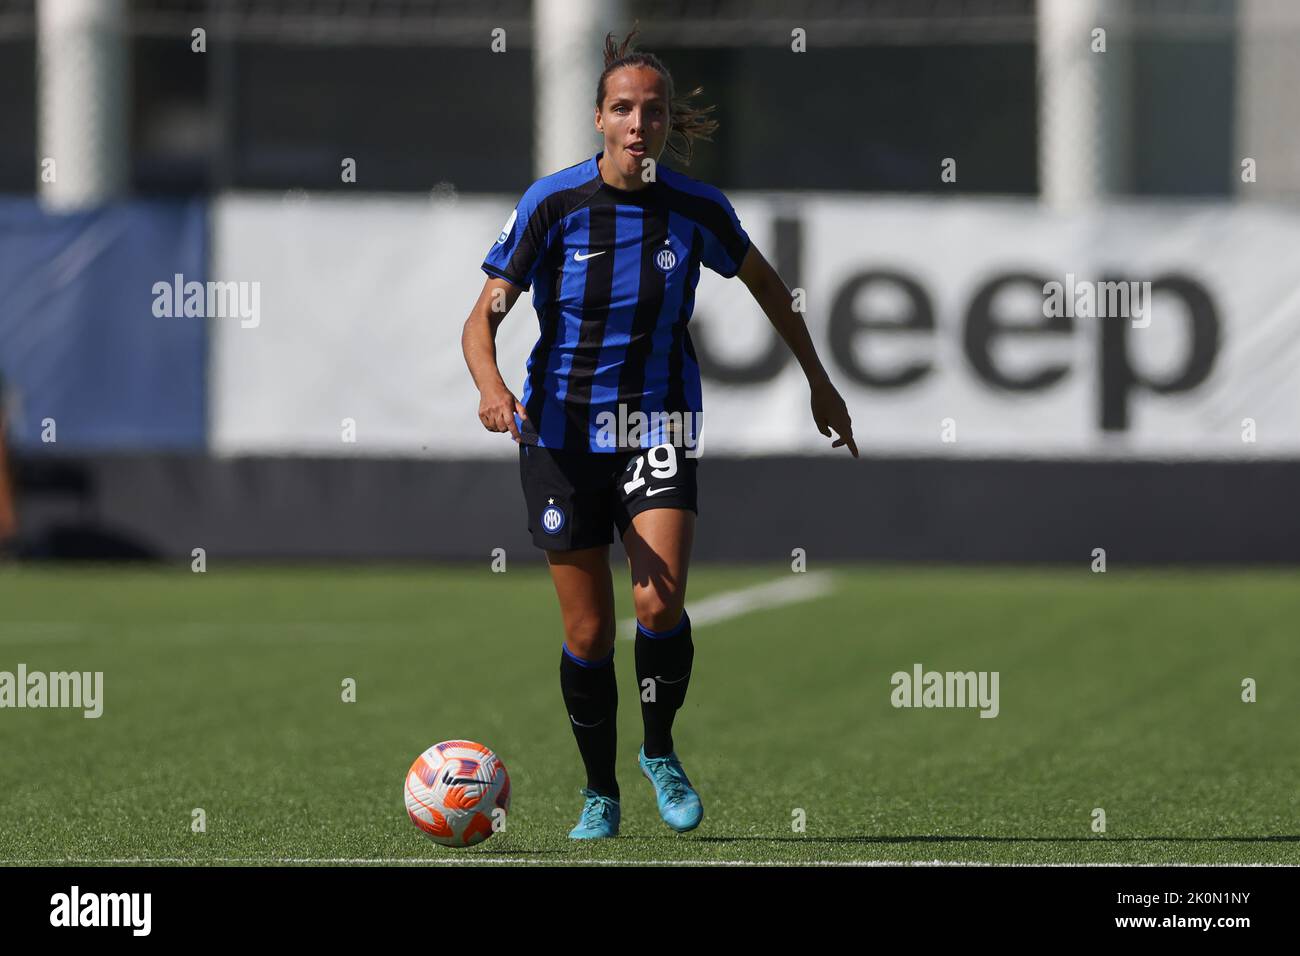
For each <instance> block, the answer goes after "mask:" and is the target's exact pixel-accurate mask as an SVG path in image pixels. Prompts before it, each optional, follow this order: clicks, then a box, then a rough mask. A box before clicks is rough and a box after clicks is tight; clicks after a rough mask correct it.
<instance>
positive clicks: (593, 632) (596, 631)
mask: <svg viewBox="0 0 1300 956" xmlns="http://www.w3.org/2000/svg"><path fill="white" fill-rule="evenodd" d="M564 639H565V643H566V644H568V647H569V650H570V652H572V653H573V654H576V655H577V656H578V657H581V658H582V659H583V660H597V659H599V658H602V657H605V656H606V655H607V654H609V652H610V650H611V649H612V648H613V647H614V621H613V619H612V618H611V619H609V620H605V619H602V618H601V616H600V615H599V614H591V615H583V616H582V617H579V618H576V619H574V620H572V621H569V622H567V623H566V624H565V628H564Z"/></svg>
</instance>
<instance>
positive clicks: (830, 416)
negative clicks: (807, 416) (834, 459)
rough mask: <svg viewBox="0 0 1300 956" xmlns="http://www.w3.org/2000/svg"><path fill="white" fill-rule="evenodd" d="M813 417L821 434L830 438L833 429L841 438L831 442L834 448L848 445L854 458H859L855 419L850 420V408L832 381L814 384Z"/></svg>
mask: <svg viewBox="0 0 1300 956" xmlns="http://www.w3.org/2000/svg"><path fill="white" fill-rule="evenodd" d="M812 415H813V421H814V422H816V424H817V430H818V431H819V432H821V433H822V434H823V435H825V436H826V437H827V438H830V437H831V429H834V430H835V434H836V435H838V436H839V437H838V438H836V439H835V441H833V442H831V447H832V448H839V447H840V446H841V445H848V446H849V451H851V452H853V457H854V458H857V457H858V446H857V445H855V444H854V443H853V419H851V418H849V409H848V406H846V405H845V404H844V399H843V398H841V397H840V393H839V392H838V391H836V389H835V386H834V385H832V384H831V383H830V379H825V380H822V381H819V382H814V383H813V386H812Z"/></svg>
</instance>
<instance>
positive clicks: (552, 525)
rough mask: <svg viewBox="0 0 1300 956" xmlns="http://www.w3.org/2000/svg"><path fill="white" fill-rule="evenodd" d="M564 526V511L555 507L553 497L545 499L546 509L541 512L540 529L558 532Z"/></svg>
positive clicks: (550, 532)
mask: <svg viewBox="0 0 1300 956" xmlns="http://www.w3.org/2000/svg"><path fill="white" fill-rule="evenodd" d="M563 527H564V512H563V511H561V510H560V509H559V508H558V507H556V504H555V499H554V498H549V499H547V505H546V510H544V511H543V512H542V530H544V531H545V532H546V533H547V534H559V533H560V530H561V529H562V528H563Z"/></svg>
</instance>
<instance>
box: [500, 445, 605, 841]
mask: <svg viewBox="0 0 1300 956" xmlns="http://www.w3.org/2000/svg"><path fill="white" fill-rule="evenodd" d="M592 459H593V456H588V455H585V454H581V453H574V452H563V451H555V450H551V449H547V448H542V447H539V446H523V447H522V448H521V449H520V453H519V466H520V478H521V481H522V484H523V488H524V497H525V499H526V501H527V504H528V514H529V525H528V528H529V531H531V532H532V536H533V543H534V544H535V545H537V547H539V548H542V549H543V550H544V551H545V552H546V558H547V562H548V564H549V566H550V571H551V581H552V582H553V583H554V585H555V593H556V595H557V597H558V598H559V600H560V615H561V618H562V620H563V623H564V641H563V643H562V645H561V649H560V692H561V695H562V697H563V699H564V705H565V710H566V713H567V716H566V720H567V721H568V722H569V725H570V726H571V727H572V728H573V736H574V738H575V739H576V740H577V743H578V751H579V753H581V755H582V762H583V764H584V766H585V767H586V772H587V786H586V787H584V788H583V791H582V793H583V797H584V798H585V802H584V804H583V808H582V816H581V819H580V820H579V822H578V825H577V826H576V827H574V829H573V831H572V832H571V833H570V834H569V835H570V836H572V837H575V838H584V839H585V838H590V837H608V836H614V835H616V834H617V833H618V823H619V809H618V796H619V793H618V781H617V780H616V779H615V776H614V759H615V748H616V737H615V731H616V720H615V715H616V712H617V709H618V686H617V684H616V682H615V679H614V583H613V580H612V578H611V575H610V571H609V543H610V541H611V534H610V532H611V529H612V525H613V520H612V517H611V514H610V502H609V497H608V494H607V493H605V492H606V490H607V489H608V475H607V474H606V473H605V471H606V469H607V463H606V462H604V461H603V460H595V461H593V460H592Z"/></svg>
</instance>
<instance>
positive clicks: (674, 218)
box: [462, 30, 858, 839]
mask: <svg viewBox="0 0 1300 956" xmlns="http://www.w3.org/2000/svg"><path fill="white" fill-rule="evenodd" d="M635 36H636V31H635V30H633V32H632V33H631V34H629V35H628V36H627V37H626V38H625V39H624V41H623V43H622V44H621V45H619V44H617V43H616V41H615V40H614V38H613V35H612V34H611V35H609V36H607V37H606V39H605V69H604V71H603V72H602V73H601V75H600V80H599V82H598V83H597V85H596V113H595V122H596V129H597V130H598V131H599V132H600V133H602V134H603V135H604V138H605V148H604V149H603V150H601V151H600V152H599V153H597V154H596V155H595V156H593V157H591V158H590V159H588V160H586V161H584V162H581V163H579V164H577V165H576V166H570V167H569V168H568V169H563V170H561V171H560V172H558V173H554V174H552V175H550V176H547V177H545V178H543V179H540V180H538V181H537V182H535V183H534V184H533V185H532V186H530V187H529V189H528V190H527V192H525V193H524V196H523V199H522V200H521V201H520V202H519V205H518V206H517V207H516V208H515V210H514V212H513V213H511V215H510V218H509V220H507V222H506V224H505V227H504V228H503V229H502V230H501V234H500V235H499V236H498V237H497V240H496V243H495V244H494V245H493V246H492V247H491V248H490V249H489V250H488V254H487V258H486V260H485V261H484V263H483V271H484V272H486V273H487V274H488V279H487V281H486V282H485V283H484V285H483V291H482V293H481V294H480V296H479V299H478V302H477V303H476V304H475V306H474V309H473V311H472V312H471V313H470V316H469V318H468V320H466V322H465V328H464V332H463V335H462V346H463V348H464V352H465V361H466V363H467V364H468V366H469V370H470V374H471V375H472V376H473V378H474V384H475V385H477V386H478V389H479V393H480V401H479V419H480V420H481V421H482V423H483V425H484V427H485V428H487V429H488V430H489V431H494V432H507V431H508V432H509V433H510V435H511V436H512V437H513V438H514V440H515V441H516V442H518V443H519V466H520V477H521V480H522V484H523V490H524V498H525V500H526V502H527V505H528V519H529V526H528V530H529V531H530V532H531V534H532V536H533V542H534V544H536V545H537V546H538V547H540V548H543V549H544V550H545V551H546V557H547V561H548V563H549V565H550V571H551V579H552V581H553V582H554V584H555V591H556V594H557V595H558V596H559V601H560V613H561V617H562V618H563V621H564V642H563V644H562V645H561V648H562V653H561V656H560V689H561V692H562V694H563V697H564V702H565V706H566V708H567V709H568V713H569V719H570V721H571V723H572V726H573V734H574V736H575V737H576V738H577V742H578V750H579V752H580V753H581V755H582V760H583V763H584V764H585V765H586V770H587V786H586V787H585V788H584V789H583V790H582V794H583V796H584V797H585V802H584V804H583V808H582V812H581V815H580V818H579V820H578V824H577V826H575V827H574V829H573V831H572V832H571V833H570V834H569V836H571V837H573V838H575V839H588V838H595V837H612V836H616V835H617V834H618V827H619V819H620V810H619V788H618V781H617V780H616V779H615V775H614V758H615V715H616V711H617V707H618V692H617V685H616V684H615V681H614V635H615V622H614V586H613V580H612V578H611V574H610V566H609V545H610V543H611V541H612V533H611V529H612V528H613V527H617V529H618V533H619V537H620V538H621V539H622V542H623V547H624V550H625V551H626V552H627V557H628V564H629V567H630V570H631V575H632V595H633V600H634V603H635V605H636V619H637V633H636V646H635V658H636V676H637V685H638V689H639V690H640V691H641V693H640V697H641V717H642V721H643V723H644V726H645V738H644V745H643V746H642V748H641V753H640V755H639V762H640V766H641V770H642V772H643V773H644V774H645V775H646V777H648V778H649V780H650V782H651V783H652V784H653V785H654V790H655V797H656V801H657V803H658V806H659V814H660V816H661V817H662V818H663V820H664V822H665V823H666V824H667V825H668V826H669V827H671V828H672V829H674V830H676V831H678V832H684V831H687V830H691V829H694V828H695V827H696V826H698V825H699V822H700V819H701V817H702V816H703V812H704V811H703V807H702V805H701V803H700V798H699V795H698V794H697V793H696V792H695V789H694V788H693V787H692V786H691V783H690V781H689V780H688V779H687V777H686V774H685V772H684V771H683V769H682V765H681V762H680V761H679V760H678V758H677V754H676V752H675V751H674V749H673V736H672V727H673V717H674V715H675V714H676V712H677V710H678V708H680V707H681V706H682V702H683V701H684V700H685V697H686V687H687V683H688V680H689V677H690V673H691V662H692V660H693V658H694V653H695V649H694V645H693V644H692V642H691V621H690V618H689V617H688V616H687V614H686V611H685V609H684V603H685V600H686V575H687V566H688V564H689V562H690V554H691V544H692V540H693V537H694V532H695V516H696V513H697V507H696V486H695V473H696V466H697V464H698V461H697V458H696V456H695V454H692V452H693V451H694V449H696V448H697V445H696V442H697V440H698V422H699V418H698V415H699V413H700V411H701V400H700V399H701V396H700V371H699V366H698V364H697V363H696V358H695V349H694V347H693V346H692V345H691V336H690V333H689V332H688V331H687V328H686V324H687V322H688V321H689V320H690V317H691V311H692V309H693V307H694V304H695V285H696V283H697V282H698V281H699V275H700V265H701V264H703V265H706V266H708V267H709V268H710V269H712V270H714V271H715V272H717V273H718V274H719V275H722V276H724V277H727V278H730V277H732V276H737V275H738V276H739V277H740V279H741V281H743V282H744V283H745V285H746V286H748V287H749V290H750V292H751V293H753V296H754V298H755V300H756V301H757V302H758V304H759V305H760V306H761V307H762V309H763V311H764V312H765V313H766V314H767V317H768V319H769V320H770V321H771V322H772V324H773V325H774V326H775V327H776V329H777V330H778V331H779V332H780V334H781V335H782V337H783V338H784V339H785V342H786V343H787V345H788V346H789V347H790V349H791V351H792V352H793V353H794V355H795V357H796V358H797V359H798V361H799V364H800V366H801V367H802V368H803V371H804V374H805V375H806V376H807V378H808V384H809V387H810V388H811V394H812V417H813V422H814V423H815V424H816V426H817V429H818V430H819V431H820V432H821V433H822V434H823V435H825V436H827V437H831V429H833V430H834V431H835V433H836V434H837V435H838V437H837V438H835V440H834V441H833V442H832V446H833V447H839V446H840V445H846V446H847V447H848V449H849V451H851V452H852V453H853V455H854V457H857V454H858V451H857V447H856V446H855V445H854V443H853V433H852V430H851V423H850V420H849V413H848V410H847V409H846V408H845V405H844V400H843V399H842V398H841V397H840V395H839V392H837V391H836V389H835V387H834V386H833V385H832V384H831V382H830V379H829V377H828V376H827V374H826V370H825V369H824V368H823V367H822V365H821V362H820V361H819V360H818V358H817V353H816V350H815V349H814V347H813V343H812V340H811V338H810V337H809V335H808V330H807V328H806V327H805V325H804V323H803V320H802V318H801V317H800V315H799V313H798V312H797V311H796V310H795V308H794V304H793V298H792V296H791V294H790V291H789V290H788V289H787V288H786V287H785V284H784V283H783V282H782V281H781V279H780V277H779V276H778V275H777V274H776V272H775V271H774V270H773V269H772V267H771V266H770V265H768V263H767V260H766V259H764V258H763V256H762V255H761V254H760V253H759V251H758V249H756V248H755V247H754V246H753V244H752V243H751V242H750V240H749V237H748V236H747V235H746V234H745V231H744V229H742V228H741V225H740V220H739V219H738V218H737V216H736V212H735V210H734V209H733V208H732V206H731V203H730V202H728V201H727V198H726V197H725V196H724V195H723V194H722V193H721V192H720V191H719V190H718V189H716V188H714V187H712V186H709V185H706V184H704V183H701V182H698V181H696V180H694V179H690V178H689V177H687V176H684V175H682V174H681V173H678V172H674V171H672V170H669V169H666V168H662V167H660V166H659V165H658V159H659V156H660V154H661V153H662V152H663V150H664V148H665V146H667V148H668V150H669V152H670V153H671V154H672V156H673V157H674V158H676V159H678V160H681V161H682V162H683V164H689V162H690V157H691V152H692V143H693V141H694V140H695V139H696V138H702V139H707V138H708V134H709V133H711V132H713V130H714V129H716V127H717V123H716V122H715V121H713V120H711V119H709V118H707V117H706V116H705V114H706V113H708V112H709V111H711V110H712V109H713V107H708V108H705V109H700V108H696V107H694V106H692V105H691V104H690V102H689V100H690V98H691V97H694V96H695V95H696V94H697V93H699V92H701V91H700V90H699V89H697V90H695V91H694V92H692V93H691V94H689V95H688V96H687V97H684V98H682V99H676V98H675V97H674V93H673V81H672V77H671V76H670V75H669V73H668V70H667V69H666V68H665V67H664V65H663V63H662V62H660V60H659V59H658V57H656V56H654V55H653V54H650V53H644V52H633V50H632V40H633V38H634V37H635ZM674 135H676V136H677V137H678V138H679V142H678V143H676V144H669V142H668V140H669V138H670V137H673V136H674ZM530 287H533V304H534V306H535V307H536V310H537V316H538V320H539V324H540V327H541V335H540V337H539V338H538V340H537V344H536V345H535V346H534V348H533V351H532V354H531V356H530V357H529V359H528V369H527V376H526V380H525V383H524V393H523V401H519V400H518V399H516V397H515V394H514V393H513V392H511V391H510V389H509V388H507V387H506V384H505V382H504V381H503V380H502V377H501V373H500V371H499V370H498V368H497V363H496V345H495V342H496V331H497V328H498V327H499V326H500V324H501V321H502V320H503V319H504V318H505V315H506V313H507V312H508V311H509V310H510V307H511V306H512V305H513V304H514V302H515V300H516V299H517V298H518V297H519V295H520V293H521V292H523V291H525V290H527V289H528V288H530ZM638 413H640V414H639V415H638Z"/></svg>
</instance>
